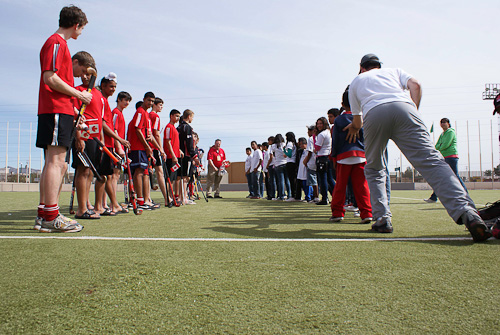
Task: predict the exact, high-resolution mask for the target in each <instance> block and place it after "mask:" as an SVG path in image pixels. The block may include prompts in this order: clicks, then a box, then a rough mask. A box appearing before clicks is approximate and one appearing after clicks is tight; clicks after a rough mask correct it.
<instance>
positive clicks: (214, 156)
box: [207, 147, 226, 169]
mask: <svg viewBox="0 0 500 335" xmlns="http://www.w3.org/2000/svg"><path fill="white" fill-rule="evenodd" d="M207 159H211V160H212V162H213V163H214V165H215V167H216V168H218V169H219V168H220V167H221V165H222V162H223V161H225V160H226V154H225V153H224V150H222V148H219V150H216V149H215V148H214V147H211V148H210V150H208V155H207Z"/></svg>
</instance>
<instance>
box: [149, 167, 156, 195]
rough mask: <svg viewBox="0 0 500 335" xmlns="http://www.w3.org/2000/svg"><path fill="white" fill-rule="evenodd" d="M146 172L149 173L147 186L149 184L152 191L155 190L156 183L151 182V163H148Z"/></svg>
mask: <svg viewBox="0 0 500 335" xmlns="http://www.w3.org/2000/svg"><path fill="white" fill-rule="evenodd" d="M148 173H149V186H151V189H152V190H153V191H156V190H157V189H158V185H155V184H154V183H153V169H152V168H151V165H148Z"/></svg>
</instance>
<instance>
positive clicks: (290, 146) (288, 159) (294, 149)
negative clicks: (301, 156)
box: [285, 142, 297, 163]
mask: <svg viewBox="0 0 500 335" xmlns="http://www.w3.org/2000/svg"><path fill="white" fill-rule="evenodd" d="M285 149H292V157H288V156H286V158H285V159H286V162H287V163H295V159H296V158H297V147H296V146H295V144H293V143H292V142H288V143H287V144H286V145H285Z"/></svg>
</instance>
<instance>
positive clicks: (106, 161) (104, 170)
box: [92, 141, 114, 176]
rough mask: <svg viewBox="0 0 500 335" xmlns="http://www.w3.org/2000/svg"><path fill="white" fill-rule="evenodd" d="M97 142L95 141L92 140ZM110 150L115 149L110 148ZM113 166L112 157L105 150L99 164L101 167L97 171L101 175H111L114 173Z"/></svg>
mask: <svg viewBox="0 0 500 335" xmlns="http://www.w3.org/2000/svg"><path fill="white" fill-rule="evenodd" d="M92 142H95V141H92ZM108 149H109V150H110V151H112V150H113V149H111V148H108ZM113 168H114V164H113V162H112V161H111V158H109V156H108V155H107V154H106V153H105V152H104V151H103V152H102V154H101V162H100V164H99V168H97V171H98V172H99V174H100V175H101V176H109V175H112V174H113Z"/></svg>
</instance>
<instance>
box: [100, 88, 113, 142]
mask: <svg viewBox="0 0 500 335" xmlns="http://www.w3.org/2000/svg"><path fill="white" fill-rule="evenodd" d="M103 101H104V114H103V117H102V119H103V120H104V122H106V125H107V126H108V127H109V128H111V130H112V131H115V128H114V127H113V113H111V108H110V107H109V102H108V99H106V98H104V97H103ZM104 145H106V147H108V148H114V146H115V140H114V138H112V137H109V136H108V135H106V133H104Z"/></svg>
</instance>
